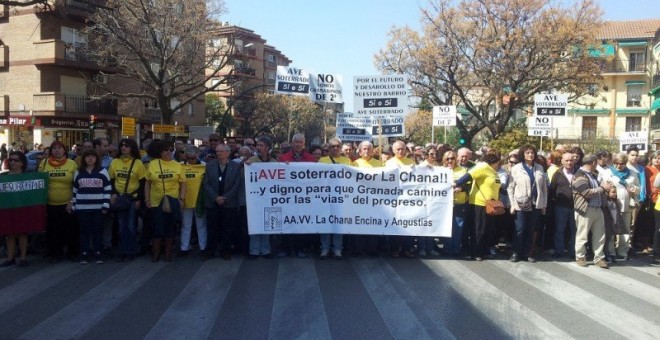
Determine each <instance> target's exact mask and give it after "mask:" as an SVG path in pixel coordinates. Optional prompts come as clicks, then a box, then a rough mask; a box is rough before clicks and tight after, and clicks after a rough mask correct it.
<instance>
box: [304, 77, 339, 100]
mask: <svg viewBox="0 0 660 340" xmlns="http://www.w3.org/2000/svg"><path fill="white" fill-rule="evenodd" d="M343 81H344V77H342V76H341V75H340V74H336V75H333V74H310V78H309V98H310V99H311V100H312V101H313V102H316V103H343V102H344V99H343V96H342V84H343Z"/></svg>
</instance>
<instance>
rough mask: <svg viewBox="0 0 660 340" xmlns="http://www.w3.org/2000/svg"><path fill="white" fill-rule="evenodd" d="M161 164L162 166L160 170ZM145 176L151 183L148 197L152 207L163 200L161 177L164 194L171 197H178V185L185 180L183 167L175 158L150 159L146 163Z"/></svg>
mask: <svg viewBox="0 0 660 340" xmlns="http://www.w3.org/2000/svg"><path fill="white" fill-rule="evenodd" d="M161 166H162V168H163V171H162V172H161V169H160V168H161ZM146 178H147V181H149V183H150V185H151V189H150V190H149V199H150V201H151V206H152V207H157V206H158V205H160V201H162V200H163V179H164V180H165V194H166V195H168V196H172V197H179V185H180V183H184V182H185V181H186V176H185V175H184V174H183V167H182V166H181V164H179V162H177V161H175V160H171V161H163V160H160V159H154V160H152V161H151V162H149V165H147V176H146Z"/></svg>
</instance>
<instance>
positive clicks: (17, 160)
mask: <svg viewBox="0 0 660 340" xmlns="http://www.w3.org/2000/svg"><path fill="white" fill-rule="evenodd" d="M7 161H9V162H20V161H21V160H20V159H18V158H9V159H8V160H7Z"/></svg>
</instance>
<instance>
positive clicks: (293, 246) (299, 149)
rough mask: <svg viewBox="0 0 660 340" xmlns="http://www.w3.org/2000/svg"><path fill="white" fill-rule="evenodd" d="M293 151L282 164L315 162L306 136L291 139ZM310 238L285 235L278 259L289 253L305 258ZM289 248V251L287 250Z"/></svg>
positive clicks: (287, 154) (301, 135)
mask: <svg viewBox="0 0 660 340" xmlns="http://www.w3.org/2000/svg"><path fill="white" fill-rule="evenodd" d="M291 144H292V147H291V151H289V152H287V153H284V154H282V156H280V158H279V161H280V162H286V163H289V162H315V161H316V159H315V158H314V155H312V154H311V153H309V152H307V150H305V135H303V134H302V133H297V134H295V135H293V137H292V138H291ZM309 243H310V242H309V237H308V236H307V235H305V234H296V235H284V236H283V238H282V244H281V247H282V249H281V250H280V251H279V253H278V254H277V257H285V256H287V255H288V253H289V252H291V253H295V254H296V256H298V257H300V258H303V257H306V256H307V255H305V248H306V246H307V245H309ZM286 248H288V251H287V249H286Z"/></svg>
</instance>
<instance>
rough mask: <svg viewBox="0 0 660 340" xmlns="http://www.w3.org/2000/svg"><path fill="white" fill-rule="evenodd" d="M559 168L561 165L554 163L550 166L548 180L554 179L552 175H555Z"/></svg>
mask: <svg viewBox="0 0 660 340" xmlns="http://www.w3.org/2000/svg"><path fill="white" fill-rule="evenodd" d="M557 170H559V167H558V166H556V165H554V164H552V165H550V166H549V167H548V171H547V173H548V182H549V181H551V180H552V176H554V175H555V172H557Z"/></svg>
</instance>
